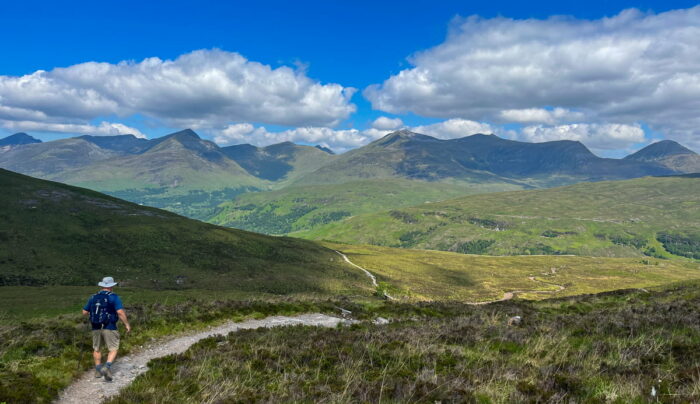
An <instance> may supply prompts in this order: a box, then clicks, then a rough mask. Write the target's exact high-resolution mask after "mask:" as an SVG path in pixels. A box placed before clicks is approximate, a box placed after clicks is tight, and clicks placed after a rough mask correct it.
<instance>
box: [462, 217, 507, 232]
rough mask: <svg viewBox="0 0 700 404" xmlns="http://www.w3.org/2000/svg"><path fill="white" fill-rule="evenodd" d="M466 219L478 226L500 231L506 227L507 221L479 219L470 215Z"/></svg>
mask: <svg viewBox="0 0 700 404" xmlns="http://www.w3.org/2000/svg"><path fill="white" fill-rule="evenodd" d="M467 220H468V221H469V223H471V224H473V225H476V226H479V227H483V228H485V229H491V230H496V231H501V230H505V229H507V228H508V223H506V222H501V221H497V220H491V219H479V218H478V217H470V218H469V219H467Z"/></svg>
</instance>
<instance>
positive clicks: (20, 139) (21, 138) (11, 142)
mask: <svg viewBox="0 0 700 404" xmlns="http://www.w3.org/2000/svg"><path fill="white" fill-rule="evenodd" d="M31 143H41V140H39V139H36V138H33V137H31V136H29V135H27V134H26V133H24V132H19V133H15V134H14V135H10V136H8V137H6V138H3V139H0V146H19V145H23V144H31Z"/></svg>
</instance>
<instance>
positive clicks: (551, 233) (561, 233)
mask: <svg viewBox="0 0 700 404" xmlns="http://www.w3.org/2000/svg"><path fill="white" fill-rule="evenodd" d="M576 234H578V233H576V232H575V231H556V230H545V231H543V232H542V234H541V236H542V237H548V238H556V237H561V236H574V235H576Z"/></svg>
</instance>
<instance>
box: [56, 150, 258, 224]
mask: <svg viewBox="0 0 700 404" xmlns="http://www.w3.org/2000/svg"><path fill="white" fill-rule="evenodd" d="M200 142H201V147H205V146H207V145H208V144H207V143H206V142H204V141H200ZM219 157H220V158H218V159H215V158H207V157H205V156H204V155H202V154H200V153H197V152H194V151H192V150H189V149H187V148H186V147H185V146H184V145H183V144H182V143H180V142H179V141H178V140H177V139H169V140H166V141H164V142H162V143H161V144H158V145H156V146H155V147H154V148H153V149H151V150H149V151H147V152H146V153H144V154H137V155H127V156H120V157H116V158H113V159H108V160H103V161H98V162H96V163H94V164H92V165H89V166H87V167H81V168H78V169H73V170H66V171H61V172H56V173H53V174H52V175H48V176H47V177H46V178H47V179H51V180H56V181H61V182H65V183H69V184H72V185H76V186H80V187H86V188H90V189H94V190H98V191H100V192H108V193H109V194H110V195H113V196H117V197H119V198H124V199H128V200H130V201H132V202H137V203H142V204H144V205H148V206H154V207H158V208H161V209H167V210H170V211H173V212H176V213H179V214H183V215H187V216H189V217H194V218H202V217H204V216H206V215H209V214H210V212H211V211H212V210H213V208H214V207H215V206H216V205H218V204H219V203H221V202H223V201H226V200H229V199H230V198H232V197H234V196H236V195H238V194H240V193H244V192H247V191H248V190H251V189H253V190H255V189H262V188H266V187H267V186H268V185H267V183H266V182H265V181H262V180H260V179H258V178H255V177H254V176H252V175H250V174H248V173H247V172H246V171H245V170H244V169H243V168H241V167H240V166H239V165H238V164H236V163H235V162H234V161H232V160H228V159H226V158H223V156H219Z"/></svg>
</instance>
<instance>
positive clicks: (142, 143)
mask: <svg viewBox="0 0 700 404" xmlns="http://www.w3.org/2000/svg"><path fill="white" fill-rule="evenodd" d="M78 139H83V140H87V141H88V142H90V143H93V144H95V145H97V146H99V147H101V148H103V149H107V150H112V151H117V152H123V153H128V154H137V153H141V152H143V151H144V150H146V149H148V148H149V147H150V146H151V145H152V143H153V142H151V141H149V140H148V139H142V138H137V137H136V136H134V135H117V136H90V135H85V136H79V137H78Z"/></svg>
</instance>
